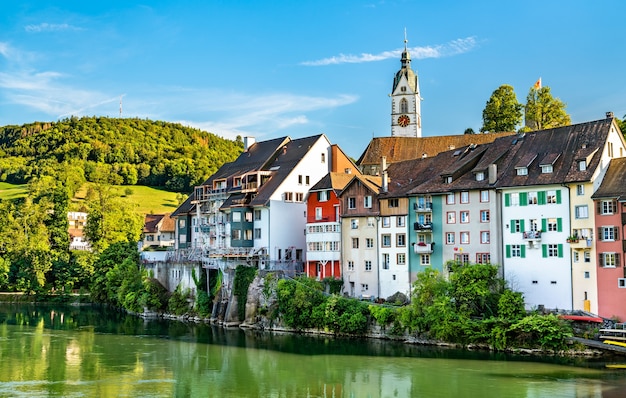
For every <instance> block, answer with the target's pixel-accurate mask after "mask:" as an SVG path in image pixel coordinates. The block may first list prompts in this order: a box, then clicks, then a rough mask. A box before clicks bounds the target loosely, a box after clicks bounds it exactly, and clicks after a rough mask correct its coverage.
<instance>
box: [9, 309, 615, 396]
mask: <svg viewBox="0 0 626 398" xmlns="http://www.w3.org/2000/svg"><path fill="white" fill-rule="evenodd" d="M617 363H626V358H619V357H615V358H613V359H611V360H606V359H605V360H602V361H600V360H592V361H590V360H582V359H555V358H529V357H526V358H521V357H513V356H507V355H503V354H499V355H494V354H489V353H471V352H464V351H458V350H446V349H434V348H426V347H420V346H414V345H405V344H400V343H394V342H389V341H378V340H349V339H333V338H317V337H310V336H300V335H290V334H271V333H254V332H244V331H241V330H239V329H234V330H225V329H222V328H220V327H215V326H210V325H204V324H202V325H197V324H186V323H182V322H175V321H144V320H142V319H139V318H136V317H133V316H129V315H125V314H121V313H118V312H115V311H110V310H104V309H101V308H94V307H68V306H44V305H37V306H35V305H28V304H19V305H16V304H1V303H0V397H133V398H135V397H137V398H138V397H480V398H488V397H605V398H606V397H624V396H626V371H624V370H620V369H610V368H607V367H606V366H605V365H607V364H617Z"/></svg>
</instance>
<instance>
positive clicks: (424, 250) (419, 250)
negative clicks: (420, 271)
mask: <svg viewBox="0 0 626 398" xmlns="http://www.w3.org/2000/svg"><path fill="white" fill-rule="evenodd" d="M433 245H434V243H424V242H418V243H415V244H414V245H413V252H414V253H415V254H431V253H432V252H433Z"/></svg>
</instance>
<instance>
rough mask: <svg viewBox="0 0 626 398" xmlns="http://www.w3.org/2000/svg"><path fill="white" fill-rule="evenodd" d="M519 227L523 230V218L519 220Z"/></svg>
mask: <svg viewBox="0 0 626 398" xmlns="http://www.w3.org/2000/svg"><path fill="white" fill-rule="evenodd" d="M519 229H520V230H521V231H522V232H524V220H519Z"/></svg>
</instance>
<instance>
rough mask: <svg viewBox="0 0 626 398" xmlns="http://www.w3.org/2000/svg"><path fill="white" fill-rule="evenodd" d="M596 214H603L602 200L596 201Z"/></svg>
mask: <svg viewBox="0 0 626 398" xmlns="http://www.w3.org/2000/svg"><path fill="white" fill-rule="evenodd" d="M596 214H602V201H601V200H599V201H597V202H596Z"/></svg>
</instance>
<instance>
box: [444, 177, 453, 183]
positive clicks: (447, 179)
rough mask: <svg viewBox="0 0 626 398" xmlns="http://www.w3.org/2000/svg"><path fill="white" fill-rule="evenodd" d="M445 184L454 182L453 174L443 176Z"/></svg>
mask: <svg viewBox="0 0 626 398" xmlns="http://www.w3.org/2000/svg"><path fill="white" fill-rule="evenodd" d="M443 182H444V184H452V176H446V177H443Z"/></svg>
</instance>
